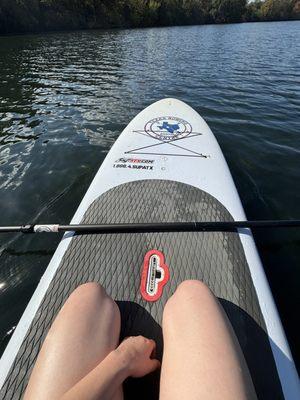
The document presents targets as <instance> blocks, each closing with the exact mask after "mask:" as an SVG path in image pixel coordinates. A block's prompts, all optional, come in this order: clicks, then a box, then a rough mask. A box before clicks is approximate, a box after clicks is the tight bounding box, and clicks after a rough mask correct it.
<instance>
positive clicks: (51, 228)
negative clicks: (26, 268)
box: [0, 220, 300, 235]
mask: <svg viewBox="0 0 300 400" xmlns="http://www.w3.org/2000/svg"><path fill="white" fill-rule="evenodd" d="M291 227H300V220H279V221H272V220H271V221H267V220H266V221H228V222H223V221H212V222H209V221H208V222H196V221H195V222H160V223H139V224H131V223H129V224H105V225H101V224H100V225H22V226H4V227H0V233H8V232H22V233H38V232H49V233H55V232H75V233H76V234H79V235H80V234H93V233H94V234H97V233H98V234H112V233H142V232H218V231H235V230H236V229H242V228H251V229H253V228H254V229H256V228H291Z"/></svg>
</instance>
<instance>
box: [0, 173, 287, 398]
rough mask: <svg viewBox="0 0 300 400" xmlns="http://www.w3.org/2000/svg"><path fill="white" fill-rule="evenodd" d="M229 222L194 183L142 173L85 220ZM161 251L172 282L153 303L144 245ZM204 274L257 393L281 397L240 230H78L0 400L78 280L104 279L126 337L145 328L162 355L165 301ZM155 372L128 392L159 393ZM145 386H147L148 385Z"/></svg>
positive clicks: (17, 394)
mask: <svg viewBox="0 0 300 400" xmlns="http://www.w3.org/2000/svg"><path fill="white" fill-rule="evenodd" d="M195 220H197V221H231V220H232V217H231V215H230V214H229V213H228V211H227V210H226V209H225V208H224V206H223V205H222V204H221V203H219V202H218V201H217V200H216V199H215V198H213V197H212V196H211V195H209V194H207V193H205V192H203V191H201V190H200V189H197V188H195V187H192V186H189V185H186V184H183V183H179V182H173V181H165V180H144V181H135V182H130V183H126V184H123V185H120V186H118V187H116V188H113V189H111V190H110V191H108V192H106V193H104V194H103V195H102V196H100V197H99V198H98V199H97V200H95V201H94V202H93V204H92V205H91V206H90V207H89V209H88V210H87V212H86V213H85V215H84V218H83V221H82V222H84V223H122V222H135V223H138V222H140V223H141V222H176V221H195ZM151 249H158V250H161V251H163V253H164V255H165V258H166V264H167V265H168V266H169V268H170V275H171V276H170V281H169V282H168V284H167V285H166V286H165V289H164V292H163V295H162V297H161V299H160V300H159V301H157V302H155V303H149V302H146V301H145V300H143V299H142V297H141V295H140V291H139V286H140V272H141V266H142V263H143V258H144V256H145V254H146V253H147V251H149V250H151ZM186 279H200V280H202V281H204V282H205V283H206V284H207V285H208V286H209V287H210V288H211V289H212V291H213V292H214V294H215V295H216V296H218V297H219V299H220V301H221V303H222V305H223V307H224V309H225V311H226V313H227V315H228V317H229V319H230V321H231V323H232V325H233V327H234V330H235V332H236V334H237V337H238V340H239V342H240V345H241V347H242V349H243V352H244V355H245V358H246V361H247V363H248V367H249V369H250V372H251V375H252V379H253V382H254V385H255V388H256V392H257V394H258V397H259V398H260V399H281V398H282V395H281V393H282V392H281V386H280V383H279V380H278V376H277V372H276V368H275V364H274V360H273V356H272V353H271V349H270V345H269V341H268V338H267V335H266V333H265V330H266V329H265V324H264V321H263V317H262V314H261V311H260V308H259V305H258V301H257V296H256V293H255V289H254V287H253V283H252V279H251V276H250V273H249V267H248V265H247V261H246V259H245V255H244V251H243V247H242V244H241V241H240V238H239V236H238V234H237V233H235V232H206V233H200V232H199V233H196V232H187V233H141V234H118V235H117V236H116V235H92V236H75V237H74V238H73V239H72V241H71V244H70V246H69V247H68V249H67V251H66V253H65V255H64V257H63V260H62V262H61V263H60V266H59V268H58V270H57V272H56V274H55V276H54V279H53V280H52V282H51V284H50V286H49V289H48V291H47V293H46V295H45V297H44V299H43V301H42V304H41V305H40V307H39V309H38V312H37V314H36V316H35V317H34V320H33V322H32V324H31V326H30V329H29V331H28V333H27V335H26V337H25V340H24V342H23V344H22V346H21V348H20V350H19V352H18V355H17V358H16V360H15V362H14V364H13V366H12V369H11V371H10V374H9V376H8V378H7V380H6V382H5V384H4V386H3V388H2V390H1V392H0V399H7V400H9V399H20V398H21V396H22V393H23V392H24V390H25V388H26V385H27V382H28V379H29V376H30V372H31V370H32V367H33V365H34V362H35V360H36V356H37V354H38V352H39V349H40V346H41V344H42V342H43V339H44V338H45V335H46V333H47V331H48V329H49V327H50V325H51V323H52V321H53V319H54V318H55V316H56V315H57V313H58V311H59V310H60V308H61V307H62V305H63V303H64V302H65V300H66V299H67V297H68V296H69V294H70V293H71V292H72V291H73V290H74V289H75V288H76V287H77V286H78V285H80V284H82V283H85V282H90V281H96V282H99V283H101V284H102V285H103V286H104V287H105V288H106V290H107V292H108V294H110V295H111V296H112V297H113V298H114V299H116V300H118V304H119V307H120V310H121V315H122V331H121V337H124V336H130V335H136V334H143V335H145V336H147V337H150V338H153V339H155V340H156V341H157V343H158V355H159V356H160V357H161V354H162V333H161V326H160V325H161V320H162V312H163V308H164V305H165V303H166V301H167V299H168V298H169V297H170V296H171V295H172V294H173V293H174V291H175V289H176V287H177V286H178V284H179V283H180V282H182V281H183V280H186ZM158 379H159V376H158V373H156V374H152V376H148V377H146V378H143V379H140V380H128V382H126V384H125V394H126V398H130V399H133V398H143V399H148V398H149V399H156V398H158V382H157V381H158ZM145 385H148V388H147V390H145Z"/></svg>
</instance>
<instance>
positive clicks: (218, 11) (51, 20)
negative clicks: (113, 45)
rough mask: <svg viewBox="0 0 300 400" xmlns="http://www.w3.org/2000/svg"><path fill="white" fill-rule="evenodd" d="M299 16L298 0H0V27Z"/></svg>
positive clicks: (160, 23)
mask: <svg viewBox="0 0 300 400" xmlns="http://www.w3.org/2000/svg"><path fill="white" fill-rule="evenodd" d="M289 19H300V0H255V1H252V2H248V1H247V0H0V33H22V32H38V31H52V30H66V29H93V28H110V27H114V28H117V27H128V28H129V27H147V26H170V25H194V24H210V23H232V22H246V21H275V20H289Z"/></svg>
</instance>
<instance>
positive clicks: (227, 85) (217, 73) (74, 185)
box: [0, 22, 300, 366]
mask: <svg viewBox="0 0 300 400" xmlns="http://www.w3.org/2000/svg"><path fill="white" fill-rule="evenodd" d="M164 97H176V98H178V99H181V100H183V101H186V102H187V103H189V104H190V105H191V106H192V107H193V108H195V109H196V110H197V111H198V112H199V113H200V114H201V115H202V116H203V117H204V118H205V119H206V121H207V122H208V124H209V125H210V127H211V128H212V130H213V132H214V133H215V135H216V137H217V139H218V141H219V143H220V145H221V147H222V149H223V151H224V154H225V156H226V159H227V161H228V163H229V166H230V169H231V171H232V174H233V177H234V180H235V182H236V185H237V188H238V191H239V193H240V196H241V199H242V202H243V205H244V207H245V211H246V214H247V216H248V218H249V219H268V218H269V219H277V218H278V219H288V218H298V219H300V183H299V178H300V167H299V162H300V121H299V120H300V22H279V23H258V24H256V23H253V24H236V25H219V26H195V27H179V28H177V27H175V28H156V29H144V30H118V31H89V32H71V33H55V34H41V35H28V36H14V37H0V224H1V225H6V224H7V225H12V224H22V223H28V222H38V221H39V222H42V223H43V222H44V223H45V222H49V223H68V222H69V221H70V219H71V217H72V215H73V214H74V212H75V210H76V208H77V206H78V204H79V202H80V200H81V198H82V196H83V195H84V193H85V191H86V189H87V188H88V186H89V184H90V182H91V180H92V178H93V176H94V174H95V172H96V171H97V169H98V168H99V166H100V165H101V162H102V161H103V159H104V157H105V155H106V154H107V152H108V151H109V149H110V147H111V145H112V144H113V143H114V141H115V139H116V138H117V137H118V135H119V133H120V132H121V131H122V129H123V128H124V127H125V126H126V125H127V123H128V122H129V121H130V119H132V118H133V117H134V116H135V115H136V114H137V113H138V112H139V111H141V110H142V109H143V108H144V107H146V106H147V105H149V104H150V103H152V102H154V101H156V100H159V99H161V98H164ZM255 239H256V242H257V246H258V249H259V252H260V255H261V257H262V260H263V263H264V267H265V270H266V273H267V276H268V279H269V282H270V285H271V289H272V292H273V295H274V298H275V301H276V303H277V306H278V308H279V311H280V315H281V318H282V321H283V324H284V327H285V329H286V333H287V336H288V339H289V342H290V345H291V348H292V351H293V354H294V357H295V360H296V362H297V363H298V366H299V361H300V349H299V340H298V336H299V334H298V332H297V328H296V326H297V325H296V322H298V323H299V320H298V315H299V311H298V306H299V300H300V299H299V282H300V262H299V260H300V232H299V229H298V230H297V229H282V230H279V229H274V230H263V231H260V232H259V234H258V233H257V234H256V235H255ZM58 241H59V237H57V236H51V235H50V236H43V235H42V236H20V235H7V236H1V237H0V316H1V319H0V343H1V344H0V347H1V349H0V351H3V349H4V347H5V345H6V343H7V341H8V338H9V336H10V335H11V332H12V331H13V329H14V327H15V326H16V324H17V322H18V319H19V318H20V316H21V314H22V312H23V311H24V308H25V306H26V304H27V302H28V301H29V299H30V297H31V295H32V293H33V291H34V289H35V288H36V285H37V284H38V282H39V279H40V278H41V275H42V274H43V272H44V271H45V268H46V267H47V264H48V262H49V260H50V258H51V255H52V254H53V252H54V250H55V248H56V246H57V243H58ZM297 320H298V321H297Z"/></svg>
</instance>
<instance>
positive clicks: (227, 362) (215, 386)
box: [160, 281, 256, 400]
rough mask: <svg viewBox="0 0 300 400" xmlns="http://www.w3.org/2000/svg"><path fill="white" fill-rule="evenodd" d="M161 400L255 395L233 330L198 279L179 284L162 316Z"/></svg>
mask: <svg viewBox="0 0 300 400" xmlns="http://www.w3.org/2000/svg"><path fill="white" fill-rule="evenodd" d="M163 334H164V355H163V363H162V373H161V387H160V400H171V399H172V400H177V399H178V400H179V399H180V400H185V399H189V400H198V399H199V400H200V399H201V400H203V399H205V400H212V399H214V400H217V399H220V400H221V399H222V400H227V399H228V400H229V399H230V400H232V399H235V400H242V399H243V400H244V399H256V395H255V391H254V388H253V384H252V380H251V377H250V374H249V371H248V368H247V365H246V363H245V360H244V357H243V354H242V352H241V349H240V346H239V344H238V342H237V339H236V337H235V334H234V332H233V329H232V327H231V325H230V323H229V321H228V319H227V316H226V315H225V313H224V311H223V309H222V308H221V306H220V305H219V303H218V301H217V299H216V298H215V296H214V295H213V294H212V293H211V291H210V290H209V289H208V287H207V286H205V285H204V284H203V283H202V282H200V281H186V282H183V283H182V284H181V285H179V287H178V289H177V290H176V292H175V294H174V295H173V296H172V297H171V298H170V299H169V301H168V302H167V304H166V307H165V310H164V315H163Z"/></svg>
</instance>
